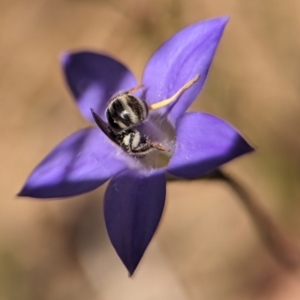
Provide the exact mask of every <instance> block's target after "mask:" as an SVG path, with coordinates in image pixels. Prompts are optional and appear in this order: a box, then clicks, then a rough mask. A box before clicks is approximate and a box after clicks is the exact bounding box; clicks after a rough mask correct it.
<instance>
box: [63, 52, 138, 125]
mask: <svg viewBox="0 0 300 300" xmlns="http://www.w3.org/2000/svg"><path fill="white" fill-rule="evenodd" d="M62 66H63V69H64V72H65V76H66V80H67V83H68V85H69V87H70V89H71V92H72V94H73V96H74V97H75V99H76V102H77V105H78V107H79V109H80V111H81V113H82V114H83V116H84V117H85V118H87V119H88V120H90V121H93V117H92V115H91V110H90V109H91V108H93V109H94V110H95V112H96V113H97V114H98V115H100V117H101V118H102V119H104V116H105V114H104V112H105V109H106V106H107V102H108V100H109V99H110V98H111V97H112V96H113V95H115V94H116V93H118V92H121V91H126V90H128V89H131V88H133V87H135V86H137V81H136V79H135V77H134V75H133V74H132V73H131V71H129V70H128V69H127V68H126V67H125V66H124V65H123V64H121V63H120V62H118V61H116V60H115V59H113V58H111V57H109V56H106V55H103V54H98V53H93V52H75V53H70V54H64V55H63V57H62Z"/></svg>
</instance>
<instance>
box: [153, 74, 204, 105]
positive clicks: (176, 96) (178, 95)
mask: <svg viewBox="0 0 300 300" xmlns="http://www.w3.org/2000/svg"><path fill="white" fill-rule="evenodd" d="M199 78H200V75H199V74H197V75H196V76H195V77H194V78H193V79H192V80H190V81H189V82H187V83H186V84H185V85H184V86H183V87H182V88H180V89H179V90H178V91H177V93H175V94H174V95H173V96H171V97H170V98H168V99H165V100H162V101H160V102H157V103H154V104H151V105H149V110H153V109H157V108H160V107H163V106H166V105H168V104H169V103H171V102H173V101H175V100H176V99H178V98H179V97H180V96H181V95H182V94H183V93H184V92H185V91H186V90H187V89H189V88H190V87H191V86H192V85H193V84H194V83H195V82H196V81H197V80H198V79H199Z"/></svg>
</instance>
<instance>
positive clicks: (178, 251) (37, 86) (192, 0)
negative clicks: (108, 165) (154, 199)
mask: <svg viewBox="0 0 300 300" xmlns="http://www.w3.org/2000/svg"><path fill="white" fill-rule="evenodd" d="M299 10H300V5H299V1H298V0H286V1H275V2H274V1H271V0H265V1H261V0H252V1H240V0H229V1H223V0H210V1H204V0H197V1H196V0H184V1H183V0H152V1H149V0H127V1H121V0H15V1H11V0H0V70H1V80H0V124H1V126H0V130H1V131H0V145H1V146H0V154H1V169H0V188H1V189H0V190H1V201H0V299H1V300H29V299H30V300H35V299H37V300H38V299H42V300H44V299H45V300H65V299H66V300H68V299H72V300H77V299H78V300H79V299H86V300H102V299H103V300H111V299H113V300H123V299H126V300H127V299H130V300H135V299H138V300H148V299H149V300H150V299H164V300H168V299H171V300H196V299H206V300H219V299H220V300H221V299H222V300H224V299H225V300H226V299H228V300H229V299H230V300H231V299H233V300H235V299H236V300H241V299H242V300H243V299H249V300H250V299H259V300H260V299H272V300H273V299H274V300H275V299H276V300H277V299H285V300H290V299H292V300H294V299H300V279H299V277H297V276H295V274H293V273H291V272H289V271H288V270H286V269H285V268H284V267H283V266H282V265H280V264H279V263H278V261H277V260H276V259H274V257H273V256H272V255H271V254H270V252H269V251H268V250H267V248H266V247H265V245H264V243H263V242H262V240H261V239H260V237H259V235H258V233H257V229H256V228H255V226H254V223H253V220H252V218H251V217H250V215H249V212H248V211H247V209H246V208H245V207H244V205H243V204H242V202H241V200H240V199H239V198H238V197H237V195H236V194H235V193H234V192H233V191H232V190H231V189H230V188H229V187H228V186H227V185H226V184H224V183H222V182H214V181H209V182H208V181H194V182H171V183H169V184H168V186H167V193H168V196H167V205H166V209H165V213H164V216H163V218H162V221H161V224H160V226H159V229H158V231H157V234H156V235H155V237H154V239H153V240H152V242H151V244H150V246H149V248H148V250H147V251H146V253H145V255H144V257H143V259H142V261H141V263H140V265H139V267H138V269H137V271H136V273H135V275H134V276H133V278H132V279H129V278H128V276H127V271H126V269H125V267H124V266H123V265H122V263H121V261H120V260H119V258H118V257H117V255H116V254H115V251H114V249H113V248H112V246H111V245H110V243H109V240H108V237H107V235H106V231H105V227H104V221H103V217H102V197H103V193H104V190H105V186H104V187H102V188H100V189H98V190H96V191H94V192H92V193H89V194H86V195H84V196H81V197H75V198H71V199H65V200H61V201H37V200H32V199H17V197H16V196H15V195H16V193H17V192H18V191H19V190H20V188H21V187H22V185H23V183H24V182H25V179H26V178H27V176H28V175H29V173H30V172H31V171H32V169H33V168H34V167H35V166H36V165H37V163H38V162H39V161H40V160H41V159H42V158H43V157H44V156H45V155H46V154H47V153H48V152H49V151H50V150H51V149H52V148H53V147H54V146H55V145H56V144H57V143H58V142H60V141H61V140H62V139H64V138H65V137H66V136H67V135H69V134H70V133H72V132H74V131H76V130H78V129H80V128H84V127H86V126H89V124H88V123H87V121H85V120H84V119H83V117H82V116H81V115H80V113H79V111H78V110H77V108H76V106H75V105H74V103H73V100H72V97H71V95H70V93H69V91H68V89H67V88H66V86H65V84H64V80H63V77H62V73H61V69H60V66H59V62H58V57H59V55H60V54H61V53H62V52H63V51H65V50H70V49H93V50H101V51H104V52H106V53H109V54H111V55H113V56H114V57H117V58H119V59H120V60H121V61H123V62H125V63H126V64H127V65H129V66H130V67H131V69H132V70H133V71H134V73H135V74H136V75H137V76H138V78H141V74H142V72H143V68H144V66H145V64H146V62H147V60H148V59H149V57H150V55H151V54H152V53H153V52H154V51H155V49H156V48H157V47H158V46H159V45H160V44H161V43H162V42H164V41H165V40H166V39H167V38H169V37H170V36H171V35H172V34H174V33H175V32H176V31H178V30H180V29H181V28H183V27H185V26H187V25H189V24H191V23H193V22H196V21H199V20H202V19H208V18H212V17H216V16H221V15H228V14H229V15H230V16H231V20H230V22H229V24H228V26H227V28H226V30H225V33H224V36H223V38H222V40H221V44H220V47H219V49H218V51H217V54H216V57H215V60H214V62H213V65H212V69H211V72H210V75H209V77H208V80H207V84H206V86H205V89H204V91H203V92H202V94H201V96H200V97H199V99H198V101H196V102H195V104H194V105H193V107H192V108H191V109H192V110H202V111H207V112H210V113H213V114H215V115H217V116H220V117H222V118H223V119H225V120H227V121H228V122H230V123H231V124H233V125H234V126H235V127H236V128H238V129H239V130H240V131H241V132H242V133H243V135H244V136H245V137H246V138H247V139H248V141H250V143H252V144H253V145H255V146H256V147H257V152H256V153H253V154H251V155H247V156H245V157H241V158H239V159H236V160H235V161H233V162H230V163H229V164H227V165H226V166H224V170H226V171H227V172H228V173H229V174H231V175H232V176H234V177H235V178H238V180H240V182H241V183H242V184H243V185H244V186H245V188H247V189H248V190H249V191H251V193H254V195H255V197H256V199H257V201H259V202H260V203H261V204H262V205H263V206H264V207H265V208H266V209H267V211H268V212H269V213H270V214H271V215H272V216H273V217H274V218H275V220H276V222H277V223H278V224H280V226H281V227H282V229H283V230H284V231H285V232H286V233H287V234H288V235H289V236H290V237H291V239H292V240H294V241H295V242H300V241H299V240H300V229H299V228H300V227H299V225H300V218H299V216H300V185H299V181H300V155H299V154H300V134H299V128H300V118H299V115H300V81H299V75H300V39H299V38H298V37H299V31H300V14H299Z"/></svg>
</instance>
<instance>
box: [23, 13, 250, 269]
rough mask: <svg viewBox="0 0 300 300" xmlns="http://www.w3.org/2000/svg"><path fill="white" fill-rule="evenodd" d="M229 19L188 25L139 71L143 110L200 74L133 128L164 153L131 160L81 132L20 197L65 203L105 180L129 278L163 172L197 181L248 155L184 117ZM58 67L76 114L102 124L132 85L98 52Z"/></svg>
mask: <svg viewBox="0 0 300 300" xmlns="http://www.w3.org/2000/svg"><path fill="white" fill-rule="evenodd" d="M227 21H228V18H226V17H222V18H216V19H211V20H208V21H204V22H199V23H196V24H193V25H191V26H189V27H186V28H185V29H183V30H181V31H180V32H178V33H177V34H175V35H174V36H173V37H172V38H171V39H169V40H168V41H167V42H165V43H164V44H163V45H162V46H161V47H160V48H159V49H158V50H157V51H156V52H155V53H154V55H153V56H152V57H151V59H150V60H149V62H148V64H147V66H146V68H145V70H144V74H143V78H142V84H143V87H144V88H143V89H142V90H141V91H137V93H138V95H139V97H140V98H141V99H144V100H145V101H146V103H147V104H148V105H152V104H153V103H156V102H159V101H161V100H163V99H166V98H169V97H171V96H172V95H174V94H175V93H176V92H177V91H178V90H179V89H180V88H181V87H182V86H184V85H185V84H186V83H187V82H189V81H190V80H191V79H192V78H194V77H195V76H196V75H198V74H199V75H200V79H199V80H198V81H197V82H195V83H194V84H193V85H192V86H191V87H189V88H188V89H187V90H186V91H185V92H184V93H182V95H181V96H180V97H179V98H178V99H177V100H176V101H174V102H173V103H171V104H169V105H167V106H164V107H162V108H159V109H157V110H155V111H153V113H152V112H150V115H149V118H147V120H146V121H145V122H143V124H141V129H139V130H141V132H142V131H143V130H144V132H145V134H147V136H150V137H151V139H152V140H154V141H157V142H159V143H161V144H163V145H164V146H165V147H167V148H168V149H170V152H168V153H165V152H164V153H163V152H160V151H158V150H153V151H151V153H149V154H146V155H144V156H141V157H139V156H133V155H129V154H127V153H125V151H123V150H122V149H121V147H120V146H119V145H117V144H116V143H114V142H113V141H112V140H111V139H109V138H108V136H107V134H106V133H105V130H104V131H101V130H100V129H99V128H96V127H90V128H85V129H82V130H79V131H78V132H75V133H74V134H72V135H71V136H69V137H67V138H66V139H65V140H64V141H62V142H61V143H60V144H59V145H58V146H57V147H56V148H55V149H54V150H53V151H52V152H51V153H50V154H49V155H48V156H47V157H46V158H45V159H44V160H43V161H42V162H41V163H40V164H39V165H38V166H37V167H36V168H35V170H34V171H33V172H32V174H31V175H30V176H29V178H28V180H27V182H26V184H25V186H24V187H23V189H22V190H21V192H20V193H19V196H27V197H36V198H56V197H69V196H74V195H78V194H81V193H85V192H88V191H91V190H93V189H96V188H97V187H99V186H100V185H102V184H103V183H104V182H106V181H107V180H109V179H111V180H110V182H109V184H108V187H107V190H106V193H105V199H104V217H105V223H106V227H107V231H108V235H109V237H110V240H111V242H112V244H113V246H114V248H115V250H116V252H117V253H118V255H119V257H120V258H121V260H122V261H123V263H124V264H125V266H126V267H127V269H128V271H129V273H130V275H132V274H133V272H134V271H135V269H136V267H137V265H138V263H139V261H140V259H141V257H142V255H143V253H144V251H145V249H146V247H147V246H148V244H149V242H150V240H151V239H152V237H153V234H154V232H155V230H156V228H157V226H158V223H159V221H160V218H161V215H162V212H163V208H164V203H165V197H166V178H165V174H166V172H169V173H170V174H172V175H175V176H178V177H184V178H197V177H199V176H201V175H203V174H204V173H207V172H209V171H211V170H213V169H215V168H218V167H219V166H220V165H222V164H224V163H226V162H228V161H230V160H232V159H234V158H236V157H238V156H240V155H242V154H245V153H248V152H250V151H252V150H253V148H252V147H251V146H249V144H248V143H247V142H246V141H245V140H244V139H243V138H242V137H241V136H240V134H239V133H238V132H237V131H236V130H235V129H234V128H232V127H231V126H230V125H229V124H228V123H226V122H224V121H223V120H221V119H219V118H217V117H215V116H212V115H210V114H207V113H201V112H188V113H187V112H186V110H187V108H188V107H189V106H190V105H191V104H192V103H193V101H194V100H195V98H196V97H197V95H198V94H199V93H200V91H201V89H202V87H203V84H204V82H205V80H206V77H207V74H208V71H209V67H210V65H211V62H212V59H213V57H214V54H215V51H216V49H217V46H218V44H219V41H220V39H221V36H222V34H223V31H224V28H225V26H226V23H227ZM62 66H63V70H64V73H65V76H66V81H67V83H68V85H69V87H70V89H71V92H72V94H73V95H74V98H75V100H76V104H77V105H78V108H79V110H80V111H81V113H82V114H83V116H84V117H85V118H87V119H88V120H90V121H92V122H94V119H93V115H92V113H91V108H92V109H93V110H94V111H95V112H96V113H97V114H98V115H99V117H100V118H101V119H102V120H106V118H105V111H106V108H107V105H108V100H109V99H110V98H111V97H112V96H113V95H114V94H116V93H118V92H120V91H127V90H130V89H132V88H133V87H135V86H137V85H138V82H137V80H136V79H135V77H134V75H133V74H132V73H131V72H130V71H129V70H128V69H127V68H126V67H125V66H124V65H123V64H121V63H120V62H118V61H116V60H115V59H112V58H111V57H109V56H106V55H103V54H98V53H93V52H87V51H86V52H75V53H69V54H65V55H64V56H63V58H62ZM105 122H106V121H105Z"/></svg>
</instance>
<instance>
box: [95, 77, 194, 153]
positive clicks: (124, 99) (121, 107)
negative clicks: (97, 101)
mask: <svg viewBox="0 0 300 300" xmlns="http://www.w3.org/2000/svg"><path fill="white" fill-rule="evenodd" d="M198 79H199V75H197V76H196V77H195V78H194V79H192V80H190V81H189V82H187V83H186V84H185V85H184V86H183V87H182V88H180V89H179V90H178V91H177V92H176V93H175V94H174V95H173V96H171V97H170V98H168V99H165V100H163V101H160V102H158V103H154V104H152V105H149V106H148V105H147V103H146V102H145V101H144V100H142V99H140V98H138V97H136V96H134V95H132V94H133V93H134V92H135V91H137V90H138V89H140V88H141V87H142V86H138V87H135V88H133V89H131V90H129V91H126V92H122V93H119V94H117V95H116V96H114V97H113V98H111V99H110V100H109V102H108V106H107V109H106V118H107V121H108V124H106V123H105V122H104V121H103V120H102V119H101V118H100V116H98V115H97V114H96V113H95V111H94V110H93V109H91V112H92V115H93V118H94V120H95V122H96V124H97V125H98V127H100V129H102V131H103V132H104V133H105V134H106V135H107V136H108V137H109V138H110V139H111V140H112V141H113V142H115V143H116V144H117V145H119V146H120V147H121V148H122V150H124V151H125V152H126V153H128V154H129V155H133V156H144V155H145V154H147V153H149V152H150V151H152V150H158V151H162V152H169V151H170V150H169V149H167V148H166V147H164V146H163V145H161V144H159V143H157V142H154V141H151V140H150V139H149V137H148V136H146V135H145V134H142V133H141V132H140V131H139V130H138V129H137V128H136V126H137V125H138V124H140V123H142V122H144V121H145V120H146V119H147V117H148V114H149V111H150V110H154V109H157V108H160V107H163V106H166V105H168V104H169V103H171V102H173V101H175V100H176V99H177V98H178V97H180V95H181V94H182V93H183V92H184V91H186V90H187V89H188V88H189V87H191V86H192V85H193V84H194V83H195V82H196V81H197V80H198Z"/></svg>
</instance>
